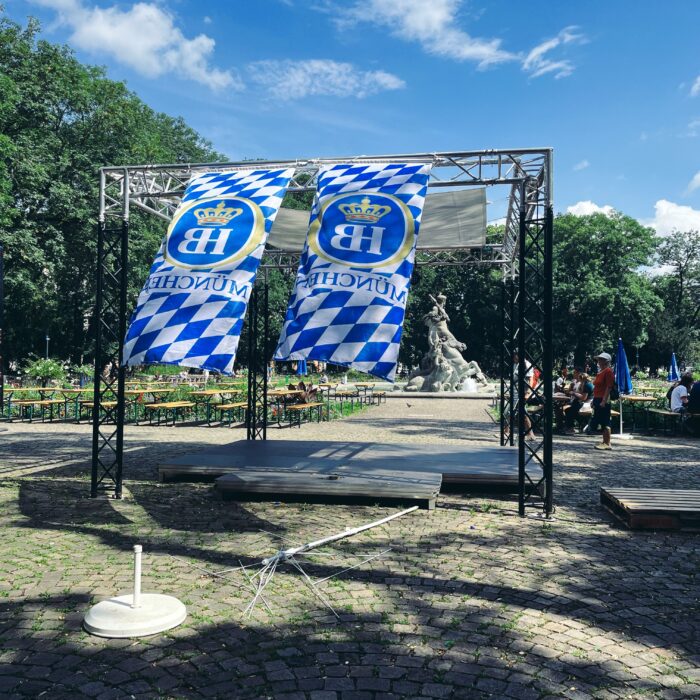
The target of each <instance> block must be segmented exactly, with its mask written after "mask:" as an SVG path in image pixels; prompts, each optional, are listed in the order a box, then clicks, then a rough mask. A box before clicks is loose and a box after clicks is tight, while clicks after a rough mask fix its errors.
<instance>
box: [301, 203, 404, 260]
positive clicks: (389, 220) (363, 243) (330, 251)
mask: <svg viewBox="0 0 700 700" xmlns="http://www.w3.org/2000/svg"><path fill="white" fill-rule="evenodd" d="M414 230H415V228H414V224H413V216H412V215H411V212H410V211H409V209H408V207H407V206H406V205H405V204H404V203H403V202H402V201H401V200H400V199H398V198H396V197H394V196H392V195H388V194H379V193H372V194H362V193H359V194H358V193H354V194H344V195H340V196H338V197H333V198H332V199H330V200H329V201H327V202H326V203H325V204H324V205H323V206H322V207H321V210H320V211H319V213H318V216H317V217H316V219H315V220H314V221H313V222H312V223H311V226H310V228H309V247H310V248H311V250H312V251H313V252H314V253H316V254H317V255H319V256H320V257H322V258H324V259H326V260H330V261H331V262H338V263H341V264H344V265H348V266H350V267H364V268H371V267H379V266H382V265H391V264H393V263H395V262H398V261H399V260H401V259H403V258H405V257H406V256H407V255H408V253H409V251H410V250H411V247H412V246H413V240H414Z"/></svg>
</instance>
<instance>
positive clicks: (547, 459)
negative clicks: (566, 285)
mask: <svg viewBox="0 0 700 700" xmlns="http://www.w3.org/2000/svg"><path fill="white" fill-rule="evenodd" d="M552 244H553V215H552V207H551V205H550V204H549V202H548V200H547V195H546V193H545V188H544V187H543V184H542V182H540V181H538V180H537V179H534V178H531V179H528V180H526V181H525V182H524V183H523V186H522V188H521V191H520V221H519V265H518V292H517V299H516V307H517V317H518V326H517V350H518V356H519V367H518V386H517V388H516V391H517V397H518V399H517V401H518V477H519V499H518V510H519V513H520V515H525V514H526V511H527V509H531V510H534V511H539V513H540V514H541V515H544V516H546V517H549V516H550V515H551V513H552V510H553V501H552V463H553V455H552V425H553V406H552V376H553V367H552V365H553V357H552ZM534 371H538V372H539V379H538V380H537V382H533V386H530V380H531V377H528V376H526V375H527V374H528V372H534ZM527 408H530V410H529V411H528V410H526V409H527ZM528 426H532V428H533V429H534V433H535V435H534V438H530V439H528V438H527V435H526V433H527V432H528Z"/></svg>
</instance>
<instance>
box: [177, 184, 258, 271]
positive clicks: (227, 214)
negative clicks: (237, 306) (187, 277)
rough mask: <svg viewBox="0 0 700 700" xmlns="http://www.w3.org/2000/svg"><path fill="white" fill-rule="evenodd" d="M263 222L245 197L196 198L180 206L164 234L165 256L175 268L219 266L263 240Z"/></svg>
mask: <svg viewBox="0 0 700 700" xmlns="http://www.w3.org/2000/svg"><path fill="white" fill-rule="evenodd" d="M264 235H265V221H264V218H263V215H262V212H261V211H260V209H259V207H258V206H257V205H256V204H255V203H254V202H251V201H250V200H249V199H243V198H240V197H223V198H216V199H200V200H196V201H194V202H190V203H188V204H187V205H185V206H183V207H182V208H180V209H179V210H178V211H177V212H176V213H175V216H174V217H173V220H172V221H171V222H170V226H169V228H168V233H167V234H166V237H165V259H166V260H167V261H168V262H169V263H171V264H173V265H177V266H178V267H184V268H188V269H190V270H200V269H205V268H211V267H222V266H223V265H228V264H231V263H234V262H236V261H237V260H240V259H241V258H243V257H245V256H246V255H249V254H250V253H251V252H252V251H253V250H255V248H257V246H258V245H260V243H261V242H262V240H263V237H264Z"/></svg>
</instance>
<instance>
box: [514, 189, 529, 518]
mask: <svg viewBox="0 0 700 700" xmlns="http://www.w3.org/2000/svg"><path fill="white" fill-rule="evenodd" d="M526 194H527V192H526V184H525V182H523V184H522V185H521V190H520V214H519V223H518V253H519V260H518V386H517V389H516V391H517V401H518V512H519V514H520V515H521V516H524V515H525V478H526V475H525V419H526V417H527V416H526V413H525V382H526V381H527V378H526V377H525V350H526V347H525V306H526V301H527V297H526V294H527V285H526V273H527V265H526V264H525V256H526V254H527V242H526V240H525V237H526V235H527V223H526V220H525V217H526V213H527V208H526V199H525V197H526Z"/></svg>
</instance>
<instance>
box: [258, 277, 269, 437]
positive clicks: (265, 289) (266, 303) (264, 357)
mask: <svg viewBox="0 0 700 700" xmlns="http://www.w3.org/2000/svg"><path fill="white" fill-rule="evenodd" d="M264 275H265V281H264V286H263V353H262V357H261V358H260V365H259V366H260V369H261V370H262V386H263V391H262V416H260V418H261V419H262V432H261V434H260V437H261V438H262V439H263V440H267V372H268V366H269V362H270V360H269V358H268V352H269V340H270V295H269V291H270V286H269V284H268V282H267V270H265V272H264Z"/></svg>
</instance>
